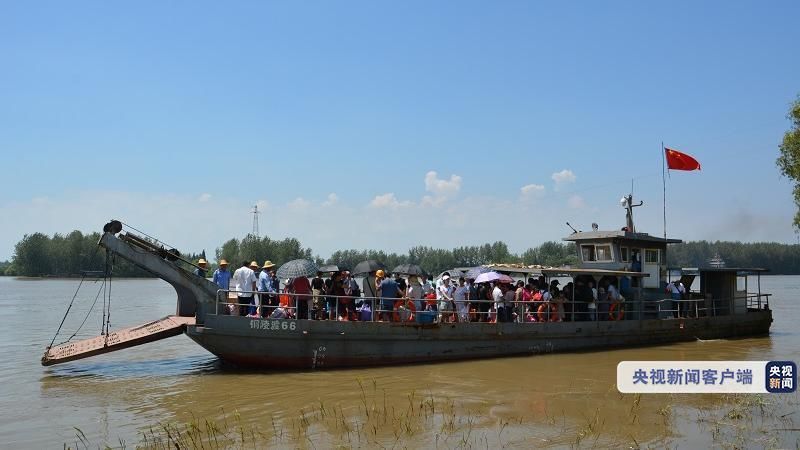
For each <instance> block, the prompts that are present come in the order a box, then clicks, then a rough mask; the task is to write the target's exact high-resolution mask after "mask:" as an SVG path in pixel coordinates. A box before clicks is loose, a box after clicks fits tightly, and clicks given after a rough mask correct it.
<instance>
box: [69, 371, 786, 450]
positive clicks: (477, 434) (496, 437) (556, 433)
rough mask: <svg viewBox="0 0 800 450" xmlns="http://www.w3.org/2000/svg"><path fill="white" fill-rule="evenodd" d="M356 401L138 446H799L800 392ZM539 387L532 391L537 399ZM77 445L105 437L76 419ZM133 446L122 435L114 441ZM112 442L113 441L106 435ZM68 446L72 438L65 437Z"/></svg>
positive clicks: (171, 426)
mask: <svg viewBox="0 0 800 450" xmlns="http://www.w3.org/2000/svg"><path fill="white" fill-rule="evenodd" d="M355 383H356V384H357V387H356V393H355V395H356V396H357V401H356V402H355V403H352V404H344V403H335V404H329V403H326V402H325V401H323V400H319V401H318V402H317V403H313V404H308V405H304V406H298V407H297V408H298V409H297V410H295V411H286V412H283V413H278V414H270V413H266V415H264V416H260V417H251V416H250V415H241V414H239V413H238V412H233V413H227V412H225V411H224V410H223V411H220V414H219V417H216V418H213V419H211V418H202V419H201V418H197V417H195V416H194V415H192V416H191V418H190V420H189V421H188V422H184V423H180V422H162V423H159V424H155V425H151V426H146V427H145V428H144V430H142V431H141V432H140V436H139V440H138V442H136V443H135V444H134V445H133V446H132V447H135V448H147V449H164V450H166V449H174V448H208V449H227V448H275V447H287V448H309V449H310V448H389V447H391V448H409V447H410V448H414V447H429V448H459V449H467V448H506V447H510V448H653V447H656V448H672V447H687V448H746V447H750V446H755V447H760V448H795V447H797V446H798V445H800V440H798V435H797V434H796V430H797V427H796V425H795V421H796V420H797V418H796V417H794V414H795V412H796V411H797V408H798V396H797V394H789V395H766V394H723V395H719V394H716V395H714V394H706V395H699V396H698V395H688V394H683V395H681V394H672V395H669V394H665V395H654V396H642V395H641V394H636V395H633V394H620V393H618V392H617V391H616V388H615V387H614V386H610V387H609V389H607V390H606V392H605V393H597V392H596V391H592V390H590V389H588V388H587V389H586V392H584V394H586V395H594V396H600V398H599V399H596V401H594V402H593V403H595V404H597V405H600V406H597V407H596V408H594V409H593V410H588V411H585V412H584V413H583V414H581V413H576V412H575V411H572V412H569V413H568V412H566V411H565V410H564V409H561V408H560V407H559V406H558V404H559V402H558V399H557V398H554V399H551V400H548V398H549V397H547V396H544V397H542V398H540V401H538V402H537V404H535V405H534V404H532V405H529V406H530V408H528V412H527V413H525V414H522V415H520V414H516V413H513V412H511V411H510V410H507V409H505V408H502V407H498V405H496V404H494V403H491V402H490V403H485V402H482V401H477V400H469V399H464V398H455V397H451V396H448V395H437V396H434V395H433V394H432V393H430V392H427V393H423V392H417V391H411V392H409V393H408V394H407V395H406V399H405V400H406V401H404V402H400V403H398V402H395V401H392V400H389V399H388V398H387V390H386V389H385V388H382V387H380V386H379V385H378V383H377V382H376V381H375V380H373V381H371V382H369V381H362V380H358V379H357V380H355ZM539 397H540V395H532V396H530V398H532V399H536V398H539ZM71 444H72V445H69V444H68V445H69V448H73V445H74V448H93V447H95V446H96V444H97V443H93V442H90V440H89V439H88V438H87V437H86V436H85V435H84V434H83V432H82V431H80V429H78V428H76V434H75V440H74V441H73V442H72V443H71ZM113 444H115V447H116V446H117V445H119V447H120V448H126V447H127V443H126V442H124V441H123V440H122V439H120V440H119V442H116V443H113ZM106 445H108V443H106ZM65 447H67V445H65Z"/></svg>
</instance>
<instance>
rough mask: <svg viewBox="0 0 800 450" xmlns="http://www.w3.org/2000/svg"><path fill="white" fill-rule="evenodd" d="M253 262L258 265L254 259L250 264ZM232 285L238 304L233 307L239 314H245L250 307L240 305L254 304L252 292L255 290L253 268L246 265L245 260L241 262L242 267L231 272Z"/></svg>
mask: <svg viewBox="0 0 800 450" xmlns="http://www.w3.org/2000/svg"><path fill="white" fill-rule="evenodd" d="M253 264H254V265H255V266H256V267H258V263H256V262H255V261H253V262H252V263H251V265H253ZM233 285H234V289H235V290H236V291H237V292H238V293H239V294H238V296H239V305H237V306H236V308H235V309H238V310H239V315H240V316H246V315H247V313H248V309H250V307H249V306H242V305H255V302H254V297H253V292H254V291H255V290H256V274H255V272H254V271H253V269H251V268H250V267H248V264H247V261H244V262H242V267H239V268H238V269H236V272H233ZM248 291H249V292H248Z"/></svg>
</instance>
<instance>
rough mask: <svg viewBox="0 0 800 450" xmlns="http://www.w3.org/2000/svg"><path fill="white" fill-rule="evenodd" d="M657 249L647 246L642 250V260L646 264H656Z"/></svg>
mask: <svg viewBox="0 0 800 450" xmlns="http://www.w3.org/2000/svg"><path fill="white" fill-rule="evenodd" d="M659 253H660V252H659V250H658V249H650V248H647V249H645V250H644V262H646V263H648V264H658V261H659V258H658V256H659Z"/></svg>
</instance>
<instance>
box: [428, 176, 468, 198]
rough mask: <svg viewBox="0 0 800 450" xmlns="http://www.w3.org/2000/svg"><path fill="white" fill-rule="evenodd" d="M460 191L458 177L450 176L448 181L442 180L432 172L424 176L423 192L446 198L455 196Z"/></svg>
mask: <svg viewBox="0 0 800 450" xmlns="http://www.w3.org/2000/svg"><path fill="white" fill-rule="evenodd" d="M460 189H461V177H460V176H458V175H450V179H449V180H444V179H440V178H439V177H438V176H437V174H436V172H435V171H433V170H431V171H429V172H428V173H426V174H425V190H426V191H428V192H432V193H433V194H434V195H437V196H442V197H447V196H450V195H453V194H456V193H457V192H458V191H459V190H460Z"/></svg>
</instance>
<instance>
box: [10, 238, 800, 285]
mask: <svg viewBox="0 0 800 450" xmlns="http://www.w3.org/2000/svg"><path fill="white" fill-rule="evenodd" d="M99 239H100V235H99V233H91V234H86V235H84V234H82V233H81V232H80V231H73V232H71V233H69V234H66V235H62V234H55V235H53V236H52V237H50V236H47V235H45V234H42V233H34V234H30V235H25V237H23V239H22V240H21V241H19V242H18V243H17V244H16V246H15V248H14V256H13V259H12V260H11V261H10V262H7V263H5V264H2V263H0V274H5V275H17V276H76V275H79V274H80V273H81V272H82V271H84V270H93V271H103V270H104V269H105V253H104V252H103V250H102V249H100V248H99V247H98V246H97V241H98V240H99ZM574 249H575V247H574V244H572V243H562V242H554V241H548V242H544V243H543V244H541V245H539V246H538V247H532V248H529V249H527V250H525V251H524V252H522V253H513V252H511V251H510V250H509V248H508V246H507V245H506V244H505V243H504V242H501V241H498V242H494V243H491V244H489V243H486V244H483V245H475V246H464V247H458V248H454V249H450V250H448V249H443V248H433V247H428V246H416V247H412V248H411V249H409V251H408V252H407V253H402V254H400V253H386V252H384V251H382V250H357V249H348V250H337V251H335V252H334V253H333V254H332V255H331V256H330V257H328V258H327V259H325V258H322V257H320V256H318V255H314V253H313V251H312V249H311V248H308V247H303V245H302V244H301V243H300V241H299V240H297V239H295V238H286V239H282V240H276V239H272V238H269V237H267V236H264V237H258V236H254V235H247V236H246V237H244V238H243V239H229V240H227V241H225V242H224V243H223V244H222V245H221V246H220V247H219V248H217V249H216V252H215V253H216V254H215V256H216V260H217V261H218V260H220V259H223V258H224V259H226V260H228V262H230V264H231V266H232V267H238V265H239V264H240V263H241V262H242V261H253V260H255V261H258V262H259V263H260V264H263V262H264V261H266V260H271V261H272V262H274V263H275V264H277V265H281V264H283V263H285V262H287V261H290V260H292V259H297V258H307V259H314V260H316V262H317V263H318V264H337V265H340V266H343V267H353V266H355V265H356V264H357V263H358V262H360V261H364V260H366V259H376V260H378V261H381V262H383V263H384V264H386V266H387V267H389V268H390V269H391V268H393V267H395V266H397V265H400V264H407V263H408V264H418V265H420V266H421V267H422V268H423V269H424V270H425V271H427V272H428V273H431V274H438V273H440V272H442V271H444V270H447V269H452V268H454V267H473V266H477V265H481V264H488V263H522V264H526V265H531V264H540V265H543V266H561V265H574V264H576V263H577V255H576V252H575V250H574ZM204 253H205V252H202V253H200V254H184V257H185V258H186V259H189V260H192V261H197V259H198V258H200V257H201V256H202V255H204ZM716 256H719V257H720V258H722V259H723V260H724V261H725V263H726V265H727V266H728V267H764V268H768V269H770V273H773V274H781V275H797V274H800V246H798V245H788V244H779V243H774V242H772V243H770V242H756V243H743V242H725V241H716V242H710V241H695V242H685V243H682V244H675V245H671V246H670V247H669V251H668V253H667V259H668V261H667V264H668V265H669V266H670V267H703V266H708V261H709V260H710V259H711V258H714V257H716ZM214 268H215V267H214V266H213V264H212V265H211V266H210V269H211V270H213V269H214ZM113 269H114V270H113V274H114V276H117V277H147V276H151V275H150V274H148V273H147V272H145V271H143V270H141V269H138V268H136V267H134V266H133V265H132V264H130V263H128V262H127V261H125V260H122V259H121V258H115V259H114V267H113Z"/></svg>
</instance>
